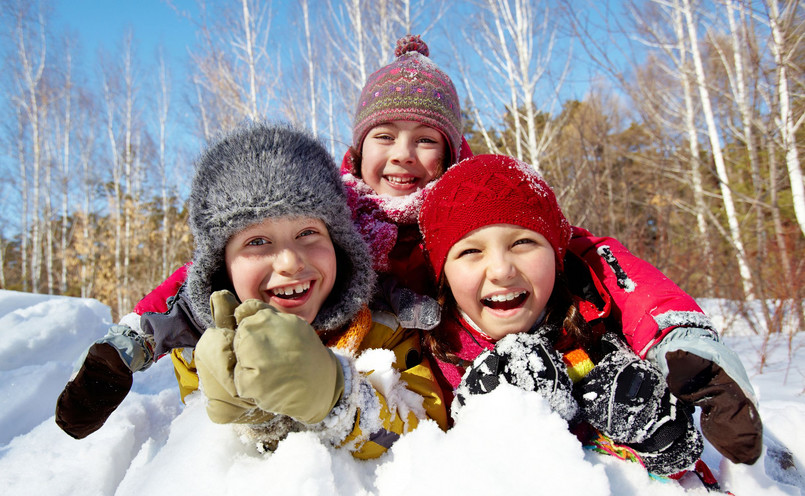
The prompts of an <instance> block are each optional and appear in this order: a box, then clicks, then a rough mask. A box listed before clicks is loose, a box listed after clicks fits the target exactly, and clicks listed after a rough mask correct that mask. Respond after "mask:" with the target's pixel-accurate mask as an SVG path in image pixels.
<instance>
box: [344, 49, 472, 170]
mask: <svg viewBox="0 0 805 496" xmlns="http://www.w3.org/2000/svg"><path fill="white" fill-rule="evenodd" d="M429 53H430V50H429V49H428V45H426V44H425V42H424V41H422V39H421V38H420V37H419V35H407V36H404V37H402V38H400V39H399V40H397V47H396V49H395V50H394V55H395V56H396V57H397V58H396V60H394V62H392V63H390V64H388V65H387V66H385V67H382V68H380V69H379V70H377V71H376V72H375V73H374V74H372V75H371V76H369V79H368V80H367V81H366V84H365V85H364V87H363V91H361V96H360V99H359V100H358V108H357V109H356V110H355V120H354V122H353V126H352V140H353V145H354V147H355V150H356V151H358V152H359V153H360V151H361V147H362V146H363V140H364V139H365V138H366V135H367V134H368V133H369V131H370V130H371V129H372V128H373V127H375V126H378V125H380V124H383V123H385V122H392V121H414V122H419V123H421V124H425V125H426V126H430V127H432V128H434V129H437V130H438V131H439V132H441V133H442V134H443V135H444V137H445V139H446V140H447V144H448V146H449V148H450V163H451V164H453V163H455V162H457V161H458V157H459V153H460V150H461V136H462V135H461V106H460V104H459V100H458V94H457V93H456V88H455V86H453V81H451V80H450V77H448V76H447V74H445V73H444V72H443V71H442V70H441V69H439V67H438V66H437V65H436V64H434V63H433V62H432V61H431V60H430V59H429V58H428V54H429Z"/></svg>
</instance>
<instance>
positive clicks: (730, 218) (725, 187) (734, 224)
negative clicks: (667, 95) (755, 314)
mask: <svg viewBox="0 0 805 496" xmlns="http://www.w3.org/2000/svg"><path fill="white" fill-rule="evenodd" d="M681 9H682V15H683V17H684V19H685V28H686V30H687V36H688V42H689V47H690V53H691V58H692V61H693V68H694V74H695V82H696V89H697V90H698V92H699V99H700V101H701V105H702V113H703V117H704V120H705V123H706V124H707V137H708V138H709V141H710V153H711V154H712V156H713V162H714V163H715V168H716V174H717V175H718V183H719V190H720V191H721V197H722V201H723V203H724V210H725V212H726V216H727V225H728V226H729V240H730V243H731V244H732V246H733V248H734V249H735V252H736V254H737V256H736V262H737V264H738V273H739V275H740V278H741V285H742V287H743V294H744V296H745V297H746V298H753V297H754V288H753V283H752V273H751V271H750V270H749V264H748V262H747V256H746V250H745V249H744V245H743V241H741V231H740V225H739V222H738V214H737V212H736V209H735V203H734V201H733V198H732V190H731V189H730V183H729V177H728V174H727V167H726V164H725V163H724V154H723V151H722V149H721V138H720V136H719V132H718V128H717V127H716V119H715V115H714V112H713V108H712V105H711V103H710V90H709V88H708V85H707V80H706V77H705V73H704V66H703V63H702V56H701V53H700V51H699V38H698V26H697V23H696V22H695V20H694V11H693V8H692V6H691V3H690V0H682V3H681Z"/></svg>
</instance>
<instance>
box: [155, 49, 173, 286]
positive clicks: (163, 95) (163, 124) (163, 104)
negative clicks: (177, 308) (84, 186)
mask: <svg viewBox="0 0 805 496" xmlns="http://www.w3.org/2000/svg"><path fill="white" fill-rule="evenodd" d="M157 61H158V63H159V71H158V78H159V89H158V91H157V102H156V103H157V108H156V110H157V120H158V122H159V158H158V160H159V177H160V179H161V180H160V196H161V199H162V247H161V248H162V249H161V254H162V257H161V258H162V271H161V272H160V277H161V278H162V279H166V278H167V277H168V274H169V270H170V269H171V267H170V264H169V262H168V243H170V239H169V237H168V236H169V232H170V227H169V225H168V222H169V218H168V209H169V206H170V205H169V201H168V164H167V150H166V148H167V131H168V129H167V128H168V116H169V111H170V89H171V88H170V75H169V74H168V68H167V66H166V65H165V54H164V52H163V51H162V50H161V49H160V50H159V54H158V56H157Z"/></svg>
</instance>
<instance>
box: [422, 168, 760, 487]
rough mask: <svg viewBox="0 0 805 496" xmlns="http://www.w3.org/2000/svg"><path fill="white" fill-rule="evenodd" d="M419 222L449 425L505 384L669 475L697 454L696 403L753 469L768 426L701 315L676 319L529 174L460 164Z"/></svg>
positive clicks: (632, 266)
mask: <svg viewBox="0 0 805 496" xmlns="http://www.w3.org/2000/svg"><path fill="white" fill-rule="evenodd" d="M419 224H420V229H421V231H422V234H423V238H424V242H425V252H426V255H427V258H428V261H429V263H430V266H431V268H432V274H433V276H434V277H435V279H436V280H437V283H438V285H439V288H440V289H439V293H440V301H441V302H442V304H443V307H444V319H443V322H442V324H441V325H440V326H439V328H438V329H436V330H435V331H433V332H432V333H430V334H429V335H428V336H427V337H426V340H425V341H426V344H427V347H428V348H429V349H430V350H431V352H432V353H433V355H434V356H435V357H436V358H437V359H438V361H439V367H440V369H441V371H442V373H443V375H444V379H445V380H446V382H448V383H449V384H450V385H451V386H452V387H453V388H454V393H455V395H456V401H454V402H453V416H454V418H456V412H457V411H458V410H459V409H460V407H461V406H462V405H463V404H464V402H465V401H466V400H467V398H468V397H469V396H471V395H474V394H483V393H487V392H489V391H491V390H493V389H494V388H495V387H496V386H497V385H498V384H499V383H501V382H506V383H508V384H512V385H515V386H518V387H521V388H523V389H526V390H530V391H536V392H538V393H540V394H542V395H543V396H545V397H546V398H547V399H548V401H549V402H550V404H551V406H552V407H553V408H554V410H556V411H557V412H558V413H559V414H560V415H561V416H562V417H563V418H565V419H566V420H568V421H570V422H571V423H573V424H575V423H578V422H580V421H582V422H584V423H586V424H589V425H591V426H592V427H594V428H596V429H597V430H598V431H599V432H601V433H603V434H604V435H605V436H607V438H608V439H609V440H610V441H612V442H614V443H617V445H619V446H620V447H621V448H624V449H627V450H628V451H629V452H630V453H633V454H635V455H636V458H637V459H639V460H641V461H642V462H643V463H644V465H645V466H646V468H647V469H648V470H649V471H650V472H652V473H656V474H659V475H671V474H675V473H677V472H680V471H682V470H686V469H689V468H691V467H692V466H693V464H694V463H695V462H696V460H697V459H698V457H699V455H700V454H701V450H702V443H701V439H700V437H699V435H698V433H697V431H696V430H695V427H694V425H693V422H692V420H691V416H690V414H691V413H692V410H693V406H694V405H696V406H700V407H702V409H703V413H702V427H703V429H704V431H705V434H706V435H708V439H710V441H711V442H712V443H713V444H714V446H715V447H716V448H717V449H719V451H721V452H722V453H723V454H724V455H725V456H727V457H729V458H730V459H731V460H733V461H741V462H747V463H753V462H754V461H755V460H756V459H757V457H758V456H759V442H760V436H761V429H762V427H761V424H760V420H759V417H758V415H757V409H756V407H755V405H754V402H753V400H752V398H753V392H752V389H751V385H750V384H749V381H748V379H747V378H746V373H745V371H744V369H743V367H742V365H741V363H740V360H739V359H738V358H737V356H735V354H734V353H733V352H731V351H730V350H729V349H727V348H726V347H725V346H723V344H721V342H720V341H719V340H718V337H717V335H715V334H712V333H708V332H707V329H706V328H697V327H695V326H696V325H699V326H702V327H704V325H705V324H704V321H703V320H702V319H699V318H698V316H697V317H696V318H694V316H692V315H688V316H687V317H688V318H689V321H688V322H683V320H682V318H681V316H679V315H675V314H674V313H673V312H672V311H669V308H671V309H673V308H675V306H678V305H679V298H678V295H679V294H682V293H681V290H679V289H678V288H676V286H675V285H673V283H671V282H670V281H668V280H667V278H665V277H664V276H663V275H662V274H661V273H659V271H657V270H656V269H655V268H653V267H651V266H650V265H648V264H646V263H645V262H641V261H639V260H637V259H635V258H634V257H632V256H630V255H629V254H628V252H627V251H626V249H625V248H624V247H623V246H622V245H620V244H619V243H617V241H615V240H614V239H611V238H606V239H605V241H603V242H598V243H596V242H594V241H593V240H594V239H595V238H593V237H592V235H590V234H589V233H588V232H586V231H583V230H581V229H579V228H573V227H571V225H570V224H569V223H568V221H567V220H566V218H565V216H564V215H563V213H562V211H561V209H560V208H559V205H558V204H557V202H556V198H555V196H554V193H553V191H552V190H551V189H550V188H549V187H548V185H547V184H546V183H545V182H544V181H543V179H542V178H541V177H540V176H539V174H538V173H537V172H536V171H535V170H534V169H533V168H532V167H531V166H529V165H527V164H524V163H522V162H519V161H517V160H515V159H513V158H510V157H504V156H497V155H480V156H476V157H474V158H472V159H469V160H466V161H463V162H461V163H460V164H458V165H456V166H454V167H453V168H451V169H450V170H448V171H447V172H446V173H445V174H444V175H443V176H442V178H441V179H439V180H438V181H437V182H436V183H435V184H434V185H433V186H432V187H431V188H428V190H426V197H425V200H424V202H423V205H422V208H421V211H420V216H419ZM600 239H601V238H599V240H600ZM595 245H597V248H596V249H592V248H593V247H594V246H595ZM619 260H620V261H624V262H626V263H624V264H621V263H620V262H619ZM602 262H603V263H604V265H605V267H601V264H602ZM607 278H612V279H614V280H616V281H617V283H613V281H612V280H610V281H608V284H607V281H605V279H607ZM668 295H673V298H671V299H670V304H669V302H668V301H666V300H667V299H668ZM669 305H670V306H669ZM646 309H651V310H652V311H659V312H660V313H658V314H657V316H656V317H654V318H653V319H651V320H652V321H653V322H654V325H652V326H646V325H645V324H641V323H640V320H641V319H646V317H648V318H651V316H650V315H647V312H646ZM636 314H637V315H636ZM663 319H664V320H663ZM649 333H650V335H647V334H649ZM680 333H682V334H681V335H680ZM688 336H695V339H687V338H688ZM627 343H628V344H627ZM630 348H631V349H630ZM655 348H656V349H659V350H663V354H662V355H656V354H651V352H650V350H652V349H655ZM647 353H648V355H649V358H652V360H646V361H644V360H641V359H640V356H638V355H641V356H646V354H647ZM560 354H561V355H562V356H561V357H560ZM703 362H709V365H708V366H707V367H702V366H701V365H702V363H703ZM660 370H662V373H661V372H660ZM663 373H664V374H663ZM663 375H665V376H666V377H665V378H664V377H663ZM666 381H667V384H666ZM671 393H673V394H671ZM677 400H681V401H677ZM588 432H589V431H588ZM598 445H599V447H600V446H601V443H600V442H599V443H598Z"/></svg>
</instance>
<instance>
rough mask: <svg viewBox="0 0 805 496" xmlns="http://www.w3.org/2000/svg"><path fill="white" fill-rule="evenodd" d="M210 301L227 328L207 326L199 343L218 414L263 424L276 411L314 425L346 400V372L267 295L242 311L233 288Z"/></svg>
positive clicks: (213, 411) (199, 363) (200, 365)
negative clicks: (267, 300) (270, 302)
mask: <svg viewBox="0 0 805 496" xmlns="http://www.w3.org/2000/svg"><path fill="white" fill-rule="evenodd" d="M210 301H211V304H212V306H213V319H214V320H215V322H216V325H219V326H221V325H223V326H225V327H216V328H211V329H208V330H207V331H205V332H204V334H203V335H202V336H201V339H200V340H199V343H198V345H197V347H196V367H197V369H198V371H199V378H200V380H201V383H202V387H203V389H204V392H205V394H207V396H208V398H209V399H210V402H209V404H208V406H207V412H208V414H209V415H210V418H211V419H212V420H213V421H216V422H233V421H239V422H249V423H258V422H259V421H260V420H257V419H256V417H255V415H256V416H257V417H259V416H260V415H257V414H258V413H259V412H262V413H265V412H273V413H278V414H283V415H287V416H289V417H292V418H294V419H296V420H299V421H301V422H304V423H307V424H312V423H316V422H319V421H321V420H322V419H324V417H325V416H327V414H328V413H329V412H330V410H332V408H333V406H334V405H335V403H336V402H337V401H338V399H339V398H340V397H341V394H342V392H343V389H344V376H343V372H342V370H341V365H340V363H339V361H338V359H337V358H336V357H335V355H334V354H333V352H332V351H330V350H329V349H328V348H327V347H326V346H324V344H323V343H322V342H321V339H319V336H318V335H317V334H316V332H315V331H314V330H313V328H312V327H310V325H309V324H308V323H307V322H305V321H304V320H302V319H300V318H299V317H297V316H295V315H291V314H284V313H280V312H278V311H277V310H275V309H274V308H272V307H270V306H269V305H268V304H266V303H264V302H262V301H259V300H247V301H245V302H244V303H242V304H240V305H239V306H237V307H236V308H235V305H237V302H236V300H235V298H234V296H232V294H231V293H229V292H216V293H213V295H212V297H211V299H210ZM230 326H231V327H230ZM235 326H236V327H237V330H233V328H234V327H235ZM208 334H209V337H208ZM255 407H256V408H257V409H259V410H258V411H257V412H255V411H253V410H255ZM238 412H239V413H240V414H239V415H238V416H237V417H236V416H235V415H236V414H238Z"/></svg>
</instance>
